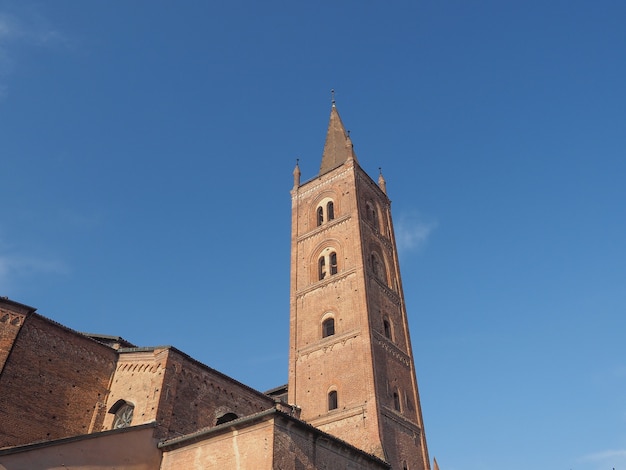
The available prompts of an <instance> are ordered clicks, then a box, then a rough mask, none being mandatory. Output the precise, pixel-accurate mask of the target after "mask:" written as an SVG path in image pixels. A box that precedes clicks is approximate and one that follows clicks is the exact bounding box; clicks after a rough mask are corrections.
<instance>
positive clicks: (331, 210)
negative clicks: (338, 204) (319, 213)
mask: <svg viewBox="0 0 626 470" xmlns="http://www.w3.org/2000/svg"><path fill="white" fill-rule="evenodd" d="M334 218H335V205H334V204H333V201H330V202H329V203H328V204H326V219H327V220H329V221H330V220H333V219H334Z"/></svg>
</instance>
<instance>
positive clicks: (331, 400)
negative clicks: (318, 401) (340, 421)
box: [328, 390, 339, 411]
mask: <svg viewBox="0 0 626 470" xmlns="http://www.w3.org/2000/svg"><path fill="white" fill-rule="evenodd" d="M338 406H339V403H338V400H337V391H336V390H333V391H331V392H329V393H328V411H330V410H336V409H337V407H338Z"/></svg>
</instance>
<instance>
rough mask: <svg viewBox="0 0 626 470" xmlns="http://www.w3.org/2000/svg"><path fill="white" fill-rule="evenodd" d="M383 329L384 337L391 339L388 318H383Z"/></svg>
mask: <svg viewBox="0 0 626 470" xmlns="http://www.w3.org/2000/svg"><path fill="white" fill-rule="evenodd" d="M383 329H384V332H385V337H386V338H388V339H391V325H390V324H389V321H388V320H383Z"/></svg>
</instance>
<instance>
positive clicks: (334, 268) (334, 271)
mask: <svg viewBox="0 0 626 470" xmlns="http://www.w3.org/2000/svg"><path fill="white" fill-rule="evenodd" d="M333 274H337V253H335V252H333V253H331V254H330V275H331V276H332V275H333Z"/></svg>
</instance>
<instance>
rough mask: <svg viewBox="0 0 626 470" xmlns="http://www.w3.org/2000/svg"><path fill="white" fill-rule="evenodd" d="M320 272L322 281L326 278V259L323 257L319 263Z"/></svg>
mask: <svg viewBox="0 0 626 470" xmlns="http://www.w3.org/2000/svg"><path fill="white" fill-rule="evenodd" d="M317 265H318V272H319V279H320V281H321V280H322V279H324V278H325V277H326V259H325V258H324V257H323V256H322V257H320V259H319V261H318V263H317Z"/></svg>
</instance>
